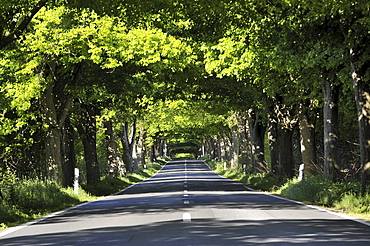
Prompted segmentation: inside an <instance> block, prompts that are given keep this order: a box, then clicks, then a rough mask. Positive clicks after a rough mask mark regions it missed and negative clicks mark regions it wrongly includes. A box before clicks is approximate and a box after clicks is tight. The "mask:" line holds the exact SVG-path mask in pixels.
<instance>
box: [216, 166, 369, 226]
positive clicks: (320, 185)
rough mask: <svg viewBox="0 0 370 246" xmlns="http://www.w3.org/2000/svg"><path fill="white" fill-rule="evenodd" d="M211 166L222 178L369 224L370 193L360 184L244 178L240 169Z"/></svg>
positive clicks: (317, 179)
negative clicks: (361, 190)
mask: <svg viewBox="0 0 370 246" xmlns="http://www.w3.org/2000/svg"><path fill="white" fill-rule="evenodd" d="M209 166H210V167H211V168H212V169H213V170H215V171H216V172H217V173H219V174H220V175H222V176H224V177H226V178H229V179H233V180H236V181H240V182H242V183H244V184H246V185H247V186H249V187H251V188H253V189H256V190H261V191H266V192H269V193H271V194H274V195H277V196H282V197H286V198H289V199H292V200H297V201H301V202H304V203H307V204H312V205H317V206H321V207H324V208H326V209H329V210H333V211H336V212H341V213H345V214H348V215H351V216H355V217H358V218H361V219H365V220H368V221H370V192H368V193H366V194H365V195H361V193H360V184H359V183H355V182H352V183H351V182H347V183H339V182H332V181H329V180H327V179H325V178H323V177H322V176H321V175H318V176H312V177H309V178H307V179H304V180H302V181H300V182H298V180H297V179H286V178H281V177H277V176H276V175H271V174H267V173H258V174H246V175H244V174H243V171H242V170H241V169H230V168H226V169H225V168H224V164H223V163H214V162H212V163H209Z"/></svg>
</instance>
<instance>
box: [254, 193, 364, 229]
mask: <svg viewBox="0 0 370 246" xmlns="http://www.w3.org/2000/svg"><path fill="white" fill-rule="evenodd" d="M261 194H264V195H266V196H271V197H274V198H278V199H280V200H283V201H287V202H292V203H296V204H300V205H304V206H307V207H309V208H313V209H316V210H319V211H322V212H326V213H329V214H332V215H335V216H338V217H341V218H343V219H347V220H352V221H354V222H357V223H360V224H363V225H366V226H369V227H370V222H368V221H366V220H363V219H360V218H356V217H354V216H351V215H348V214H342V213H339V212H335V211H331V210H329V209H326V208H322V207H319V206H315V205H311V204H307V203H304V202H300V201H296V200H292V199H289V198H286V197H281V196H276V195H272V194H269V193H267V192H261Z"/></svg>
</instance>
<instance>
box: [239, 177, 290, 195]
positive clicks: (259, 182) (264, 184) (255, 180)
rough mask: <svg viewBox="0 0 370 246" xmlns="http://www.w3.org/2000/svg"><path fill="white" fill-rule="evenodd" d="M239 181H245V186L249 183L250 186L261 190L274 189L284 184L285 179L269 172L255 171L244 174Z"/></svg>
mask: <svg viewBox="0 0 370 246" xmlns="http://www.w3.org/2000/svg"><path fill="white" fill-rule="evenodd" d="M241 181H242V182H243V183H246V184H247V186H248V185H251V186H252V187H251V188H257V189H261V190H263V191H274V190H276V189H278V188H280V187H281V186H282V185H283V184H285V183H286V181H287V180H286V179H285V178H284V177H279V176H277V175H273V174H269V173H256V174H250V175H247V176H245V177H244V178H243V179H241Z"/></svg>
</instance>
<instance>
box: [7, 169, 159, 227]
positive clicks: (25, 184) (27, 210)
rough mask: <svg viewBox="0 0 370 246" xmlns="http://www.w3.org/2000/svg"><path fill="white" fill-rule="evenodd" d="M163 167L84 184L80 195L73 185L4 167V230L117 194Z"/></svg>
mask: <svg viewBox="0 0 370 246" xmlns="http://www.w3.org/2000/svg"><path fill="white" fill-rule="evenodd" d="M160 168H161V165H160V164H151V165H148V168H147V169H139V170H137V172H135V173H133V174H128V175H127V176H126V177H112V176H105V177H103V178H101V180H100V182H99V183H98V184H96V185H90V186H89V185H86V184H81V187H80V188H79V191H78V195H77V194H75V193H74V189H73V188H71V187H69V188H63V187H61V186H60V185H58V184H56V183H55V182H51V181H44V180H40V179H31V180H20V179H18V178H17V177H16V176H15V174H14V173H12V172H10V171H9V170H5V171H2V170H0V171H1V172H0V173H2V174H3V178H2V179H1V180H0V187H1V199H0V230H4V229H6V228H8V227H11V226H15V225H18V224H21V223H24V222H26V221H29V220H32V219H36V218H38V217H41V216H44V215H46V214H49V213H52V212H55V211H59V210H61V209H64V208H67V207H71V206H74V205H77V204H79V203H82V202H87V201H91V200H95V199H97V198H98V197H99V196H106V195H110V194H113V193H116V192H118V191H120V190H122V189H124V188H125V187H127V186H129V185H131V184H133V183H136V182H139V181H142V180H144V179H146V178H148V177H150V176H152V175H153V174H155V173H156V172H157V171H158V170H159V169H160Z"/></svg>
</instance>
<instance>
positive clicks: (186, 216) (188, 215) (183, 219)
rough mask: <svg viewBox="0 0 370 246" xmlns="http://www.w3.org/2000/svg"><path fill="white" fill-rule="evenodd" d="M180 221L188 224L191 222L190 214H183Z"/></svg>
mask: <svg viewBox="0 0 370 246" xmlns="http://www.w3.org/2000/svg"><path fill="white" fill-rule="evenodd" d="M182 221H184V222H190V221H191V214H190V213H183V214H182Z"/></svg>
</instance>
